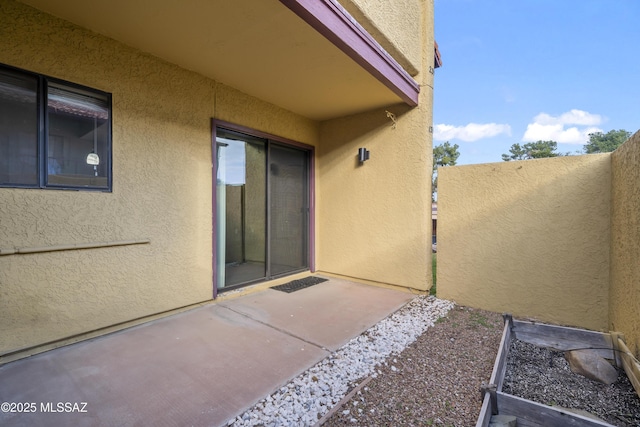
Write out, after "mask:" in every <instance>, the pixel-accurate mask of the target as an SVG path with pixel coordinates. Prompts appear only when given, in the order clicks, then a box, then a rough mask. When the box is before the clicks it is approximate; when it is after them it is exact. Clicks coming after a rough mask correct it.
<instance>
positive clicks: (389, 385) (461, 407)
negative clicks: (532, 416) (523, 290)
mask: <svg viewBox="0 0 640 427" xmlns="http://www.w3.org/2000/svg"><path fill="white" fill-rule="evenodd" d="M502 329H503V321H502V316H501V315H500V314H497V313H492V312H487V311H483V310H475V309H471V308H467V307H462V306H456V307H455V308H452V309H451V310H450V311H449V313H448V314H447V316H446V317H443V318H442V319H440V320H439V321H438V322H436V324H435V325H434V326H433V327H431V328H429V329H427V330H426V331H425V332H424V333H423V334H422V335H421V336H420V337H419V338H418V339H417V340H416V341H415V342H414V343H413V344H411V345H409V346H408V347H407V348H406V349H405V350H404V351H403V352H402V353H401V354H400V355H398V356H393V357H391V358H390V359H388V360H387V361H386V363H384V364H383V365H382V366H381V367H379V368H378V370H377V373H378V376H377V378H374V379H373V380H371V382H369V383H368V384H366V385H365V386H364V387H363V388H362V390H359V391H358V392H356V393H355V394H354V396H353V397H352V398H351V399H350V400H349V401H348V402H346V403H345V404H344V405H343V406H342V407H341V408H340V409H338V410H337V412H336V413H335V414H334V415H333V416H332V417H331V418H330V419H329V420H328V421H327V422H326V423H325V424H323V427H336V426H409V427H410V426H447V427H450V426H455V427H469V426H474V425H475V424H476V421H477V419H478V415H479V414H480V408H481V406H482V400H481V393H480V387H481V385H482V383H487V382H488V381H489V379H490V377H491V371H492V370H493V364H494V362H495V357H496V354H497V352H498V347H499V346H500V339H501V338H502Z"/></svg>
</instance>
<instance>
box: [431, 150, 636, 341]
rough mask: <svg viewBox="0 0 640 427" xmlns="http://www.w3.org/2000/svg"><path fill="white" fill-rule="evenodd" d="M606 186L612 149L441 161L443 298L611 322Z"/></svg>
mask: <svg viewBox="0 0 640 427" xmlns="http://www.w3.org/2000/svg"><path fill="white" fill-rule="evenodd" d="M610 188H611V156H610V154H594V155H585V156H569V157H557V158H552V159H540V160H528V161H516V162H504V163H492V164H483V165H468V166H455V167H449V168H441V169H440V170H439V172H438V277H437V283H438V296H439V297H441V298H445V299H452V300H454V301H456V302H458V303H460V304H465V305H470V306H473V307H478V308H482V309H487V310H492V311H497V312H509V313H512V314H514V315H515V316H518V317H532V318H535V319H538V320H541V321H546V322H552V323H556V324H565V325H571V326H577V327H583V328H588V329H595V330H608V328H609V315H608V311H609V307H608V287H609V265H610V264H609V241H610V213H609V206H610V196H611V191H610ZM636 191H637V187H636ZM636 307H637V306H636Z"/></svg>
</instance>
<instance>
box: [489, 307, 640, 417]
mask: <svg viewBox="0 0 640 427" xmlns="http://www.w3.org/2000/svg"><path fill="white" fill-rule="evenodd" d="M503 319H504V330H503V332H502V340H501V341H500V346H499V348H498V354H497V355H496V361H495V363H494V365H493V372H492V373H491V379H490V380H489V384H483V385H482V388H481V392H482V398H483V400H482V407H481V409H480V415H479V416H478V421H477V423H476V427H488V426H489V423H490V422H491V416H492V415H497V414H502V415H512V416H515V417H516V418H517V423H518V426H520V427H564V426H585V427H604V426H607V427H613V426H612V425H611V424H609V423H607V422H604V421H599V420H595V419H591V418H587V417H584V416H582V415H579V414H576V413H573V412H570V411H568V410H567V411H565V410H563V409H560V408H556V407H552V406H547V405H542V404H540V403H537V402H533V401H531V400H528V399H523V398H520V397H517V396H513V395H510V394H508V393H503V392H502V385H503V383H504V376H505V373H506V369H507V358H508V355H509V347H510V344H511V339H512V338H515V339H518V340H521V341H524V342H527V343H530V344H534V345H537V346H540V347H549V348H552V349H554V350H559V351H568V350H579V349H590V350H594V351H595V352H596V353H597V354H598V355H600V356H601V357H604V358H606V359H611V360H615V362H616V365H617V366H620V365H622V367H623V368H624V370H625V372H626V373H627V376H628V377H629V380H630V381H631V383H632V384H633V387H634V388H635V390H636V393H637V394H638V396H640V364H639V363H638V361H637V360H636V358H635V357H634V356H633V354H632V353H631V352H630V351H629V349H628V348H627V346H626V344H625V343H624V340H623V337H622V336H620V334H618V333H615V332H612V333H604V332H595V331H588V330H585V329H577V328H570V327H565V326H555V325H548V324H544V323H537V322H530V321H523V320H514V319H513V317H512V316H511V315H510V314H504V315H503Z"/></svg>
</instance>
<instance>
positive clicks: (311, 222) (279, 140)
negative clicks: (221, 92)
mask: <svg viewBox="0 0 640 427" xmlns="http://www.w3.org/2000/svg"><path fill="white" fill-rule="evenodd" d="M218 128H224V129H227V130H230V131H235V132H240V133H244V134H247V135H250V136H253V137H257V138H263V139H266V140H269V141H273V142H274V143H276V144H279V145H283V146H289V147H292V148H298V149H300V150H303V151H306V152H307V156H308V162H309V170H308V174H309V177H308V187H309V188H308V197H309V215H308V216H307V218H308V224H307V230H308V237H307V243H308V247H307V256H308V260H307V263H308V265H309V270H310V271H311V272H314V271H315V222H316V221H315V147H313V146H312V145H308V144H304V143H301V142H298V141H294V140H291V139H288V138H283V137H280V136H277V135H273V134H270V133H266V132H262V131H259V130H255V129H252V128H249V127H246V126H242V125H238V124H235V123H230V122H226V121H223V120H218V119H212V120H211V161H212V168H211V184H212V188H211V195H212V210H211V219H212V230H211V238H212V257H211V265H212V282H213V298H214V299H215V298H216V297H217V296H218V283H217V282H218V279H217V278H218V274H217V269H218V266H217V259H218V253H217V252H218V251H217V244H216V239H217V223H218V218H217V216H218V214H217V212H218V210H217V207H218V200H217V197H216V186H217V176H218V162H217V142H216V139H217V129H218ZM269 211H270V209H267V215H270V213H269ZM267 242H268V240H267ZM267 256H269V255H267ZM267 261H268V260H267ZM294 273H295V272H293V273H292V274H294ZM234 289H235V287H234Z"/></svg>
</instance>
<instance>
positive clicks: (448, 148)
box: [431, 141, 460, 202]
mask: <svg viewBox="0 0 640 427" xmlns="http://www.w3.org/2000/svg"><path fill="white" fill-rule="evenodd" d="M458 148H460V147H459V146H458V144H453V145H451V144H449V141H447V142H445V143H444V144H441V145H436V146H435V147H433V170H432V171H431V201H433V202H435V200H436V193H437V192H438V168H439V167H441V166H455V164H456V161H457V160H458V157H460V152H459V151H458Z"/></svg>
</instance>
